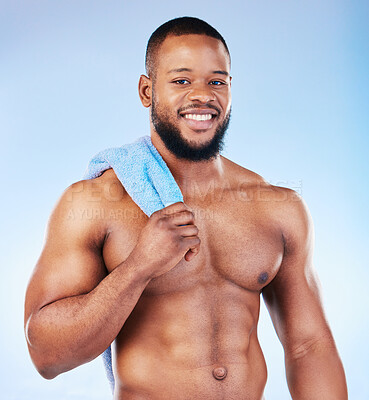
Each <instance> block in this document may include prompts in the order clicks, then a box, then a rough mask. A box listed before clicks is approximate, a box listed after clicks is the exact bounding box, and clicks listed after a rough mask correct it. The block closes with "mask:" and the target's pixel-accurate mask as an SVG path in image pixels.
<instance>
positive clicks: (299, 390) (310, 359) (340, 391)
mask: <svg viewBox="0 0 369 400" xmlns="http://www.w3.org/2000/svg"><path fill="white" fill-rule="evenodd" d="M286 374H287V382H288V387H289V390H290V393H291V396H292V398H293V400H320V399H324V400H347V397H348V395H347V386H346V378H345V373H344V369H343V365H342V362H341V359H340V357H339V355H338V352H337V350H336V347H335V345H334V343H332V342H330V343H328V344H326V343H325V344H317V345H311V346H310V347H308V349H306V350H304V351H300V352H299V353H298V354H294V355H290V356H288V355H286Z"/></svg>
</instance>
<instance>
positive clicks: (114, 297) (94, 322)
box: [26, 259, 149, 378]
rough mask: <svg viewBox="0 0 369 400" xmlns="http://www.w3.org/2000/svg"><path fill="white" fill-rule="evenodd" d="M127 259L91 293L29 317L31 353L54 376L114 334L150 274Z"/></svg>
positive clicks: (81, 360)
mask: <svg viewBox="0 0 369 400" xmlns="http://www.w3.org/2000/svg"><path fill="white" fill-rule="evenodd" d="M139 267H140V266H138V265H134V261H133V260H130V259H128V260H127V261H126V262H124V263H122V264H121V265H120V266H118V267H117V268H116V269H115V270H114V271H112V272H111V273H110V274H109V275H108V276H107V277H106V278H105V279H103V280H102V281H101V282H100V283H99V285H97V286H96V287H95V288H94V289H93V290H92V291H91V292H89V293H86V294H83V295H79V296H74V297H68V298H65V299H61V300H58V301H55V302H53V303H51V304H48V305H46V306H44V307H43V308H41V309H40V310H38V311H37V312H35V313H33V314H32V315H31V316H30V318H29V319H28V322H27V326H26V332H27V339H28V344H29V349H30V354H31V357H32V359H33V361H34V363H35V365H36V367H37V369H38V370H39V372H40V373H41V374H42V375H43V376H44V377H46V378H53V377H55V376H56V375H58V374H59V373H62V372H65V371H68V370H70V369H72V368H74V367H76V366H78V365H81V364H83V363H86V362H88V361H90V360H92V359H94V358H95V357H97V356H98V355H99V354H101V353H102V352H103V351H104V350H105V349H106V348H107V347H108V346H109V345H110V343H111V342H112V341H113V340H114V339H115V337H116V336H117V335H118V333H119V331H120V330H121V328H122V326H123V324H124V322H125V321H126V319H127V318H128V316H129V315H130V313H131V311H132V310H133V308H134V306H135V305H136V303H137V301H138V299H139V298H140V296H141V294H142V292H143V290H144V289H145V287H146V285H147V283H148V281H149V278H148V276H147V275H145V274H143V273H141V272H138V271H139V270H140V268H139Z"/></svg>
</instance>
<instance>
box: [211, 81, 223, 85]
mask: <svg viewBox="0 0 369 400" xmlns="http://www.w3.org/2000/svg"><path fill="white" fill-rule="evenodd" d="M210 84H211V85H214V86H221V85H224V82H222V81H211V82H210Z"/></svg>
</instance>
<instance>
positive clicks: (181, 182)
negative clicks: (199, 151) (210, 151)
mask: <svg viewBox="0 0 369 400" xmlns="http://www.w3.org/2000/svg"><path fill="white" fill-rule="evenodd" d="M151 141H152V143H153V145H154V146H155V147H156V149H157V150H158V152H159V153H160V155H161V156H162V157H163V159H164V161H165V162H166V164H167V166H168V168H169V169H170V171H171V173H172V175H173V177H174V179H175V180H176V182H177V184H178V186H179V187H180V188H181V190H182V193H183V194H184V195H185V194H186V193H190V192H192V188H193V186H196V187H197V188H199V187H201V186H208V185H209V182H212V183H213V184H216V185H217V184H220V183H221V180H222V177H223V160H222V157H221V156H220V155H219V154H218V155H217V156H216V157H215V158H212V159H211V160H207V161H191V160H184V159H182V158H178V157H176V156H175V155H174V154H173V153H171V152H170V151H169V150H168V149H167V148H166V146H165V144H164V143H163V141H162V140H161V138H160V136H159V135H158V134H157V133H156V132H152V134H151Z"/></svg>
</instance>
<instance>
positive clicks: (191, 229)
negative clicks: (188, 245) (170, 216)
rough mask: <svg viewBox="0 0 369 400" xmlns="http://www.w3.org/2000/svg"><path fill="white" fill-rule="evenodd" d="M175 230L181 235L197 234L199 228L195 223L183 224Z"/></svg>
mask: <svg viewBox="0 0 369 400" xmlns="http://www.w3.org/2000/svg"><path fill="white" fill-rule="evenodd" d="M177 232H178V233H179V234H180V235H181V236H182V237H189V236H197V235H198V234H199V228H198V227H197V226H196V225H193V224H191V225H183V226H179V227H178V228H177Z"/></svg>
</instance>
